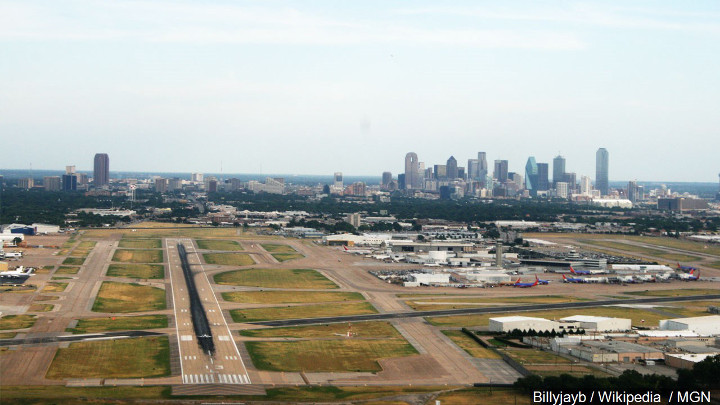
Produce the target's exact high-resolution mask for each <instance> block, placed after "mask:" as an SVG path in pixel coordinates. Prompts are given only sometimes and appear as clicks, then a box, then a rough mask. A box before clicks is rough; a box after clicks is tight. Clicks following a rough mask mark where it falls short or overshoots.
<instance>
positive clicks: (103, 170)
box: [93, 153, 110, 187]
mask: <svg viewBox="0 0 720 405" xmlns="http://www.w3.org/2000/svg"><path fill="white" fill-rule="evenodd" d="M93 184H94V185H95V187H102V186H107V185H108V184H110V157H109V156H108V154H107V153H97V154H95V170H94V172H93Z"/></svg>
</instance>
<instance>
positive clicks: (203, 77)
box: [0, 0, 720, 181]
mask: <svg viewBox="0 0 720 405" xmlns="http://www.w3.org/2000/svg"><path fill="white" fill-rule="evenodd" d="M0 143H1V148H2V151H3V153H2V162H1V163H0V168H16V169H22V168H27V167H29V166H30V164H31V163H32V166H33V168H38V169H61V168H63V167H64V166H65V165H66V164H75V165H77V166H78V169H90V168H91V167H92V159H93V155H94V153H96V152H107V153H109V154H110V162H111V170H138V171H200V172H203V171H208V172H211V171H212V172H217V171H219V170H220V162H221V161H222V165H223V171H224V172H228V173H257V172H263V173H298V174H300V173H301V174H329V173H332V172H334V171H342V172H344V173H346V174H358V175H366V174H373V175H379V174H380V173H381V172H382V171H384V170H389V171H392V172H393V174H394V175H396V174H397V173H398V172H399V171H401V170H403V162H404V156H405V153H406V152H409V151H414V152H416V153H417V154H418V156H419V158H420V160H421V161H424V162H425V163H426V165H432V164H443V163H444V162H445V160H447V158H448V157H449V156H450V155H454V156H455V157H456V158H457V159H458V163H459V165H462V166H465V165H466V164H467V159H468V158H473V157H475V155H476V153H477V151H486V152H487V154H488V159H489V160H490V162H492V160H495V159H508V160H509V161H510V170H511V171H519V172H522V171H524V166H525V161H526V160H527V157H528V156H529V155H534V156H535V157H536V159H537V161H538V162H551V161H552V158H553V156H555V155H556V154H557V153H558V152H560V153H561V154H563V155H564V156H565V157H566V158H567V169H568V171H575V172H577V173H578V179H579V178H580V176H581V175H583V174H586V175H589V176H590V177H594V173H595V151H596V150H597V148H598V147H605V148H607V149H608V150H609V152H610V179H611V180H627V179H638V180H666V181H716V180H717V175H718V172H719V171H720V157H719V152H720V2H718V1H696V0H693V1H689V2H684V1H665V2H663V1H628V0H623V1H616V2H611V1H598V2H574V1H573V2H561V1H553V2H541V1H512V2H507V1H488V2H483V1H467V2H462V1H456V2H429V1H388V0H382V1H369V0H362V1H354V2H350V1H337V0H330V1H272V0H268V1H259V0H258V1H148V0H144V1H118V0H115V1H99V0H78V1H62V0H49V1H27V0H19V1H5V0H0ZM491 164H492V163H491ZM551 170H552V169H551Z"/></svg>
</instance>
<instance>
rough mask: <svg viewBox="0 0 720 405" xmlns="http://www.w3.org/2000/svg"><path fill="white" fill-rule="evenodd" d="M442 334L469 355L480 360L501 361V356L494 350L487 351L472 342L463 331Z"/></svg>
mask: <svg viewBox="0 0 720 405" xmlns="http://www.w3.org/2000/svg"><path fill="white" fill-rule="evenodd" d="M442 333H444V334H445V336H447V337H449V338H450V340H452V341H453V343H455V344H456V345H457V346H458V347H459V348H461V349H463V350H465V351H466V352H467V353H468V354H469V355H471V356H473V357H477V358H480V359H499V358H500V356H499V355H498V354H497V353H495V352H493V351H492V350H489V349H486V348H484V347H482V346H480V344H478V343H477V342H476V341H474V340H472V339H471V338H470V337H469V336H468V335H466V334H465V333H463V332H462V331H461V330H444V331H442Z"/></svg>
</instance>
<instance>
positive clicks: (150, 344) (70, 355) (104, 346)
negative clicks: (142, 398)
mask: <svg viewBox="0 0 720 405" xmlns="http://www.w3.org/2000/svg"><path fill="white" fill-rule="evenodd" d="M169 346H170V345H169V342H168V338H167V337H166V336H159V337H141V338H135V339H116V340H102V341H94V342H78V343H71V344H70V346H69V347H67V348H64V349H58V351H57V353H56V354H55V358H54V359H53V362H52V364H50V369H49V370H48V372H47V375H46V376H45V377H46V378H48V379H51V380H59V379H67V378H98V377H99V378H141V377H142V378H150V377H164V376H168V375H170V348H169Z"/></svg>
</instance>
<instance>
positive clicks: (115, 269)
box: [106, 263, 165, 279]
mask: <svg viewBox="0 0 720 405" xmlns="http://www.w3.org/2000/svg"><path fill="white" fill-rule="evenodd" d="M106 275H107V276H108V277H124V278H144V279H162V278H165V267H164V266H163V265H161V264H117V263H113V264H111V265H110V266H109V267H108V270H107V274H106Z"/></svg>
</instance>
